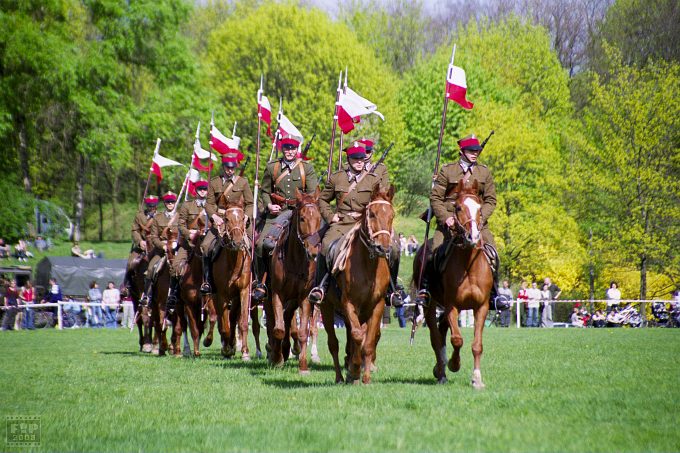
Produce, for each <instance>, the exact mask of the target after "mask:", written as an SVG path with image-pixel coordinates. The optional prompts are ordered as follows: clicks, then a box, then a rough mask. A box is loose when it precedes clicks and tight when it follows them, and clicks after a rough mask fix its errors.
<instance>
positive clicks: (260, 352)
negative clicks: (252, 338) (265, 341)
mask: <svg viewBox="0 0 680 453" xmlns="http://www.w3.org/2000/svg"><path fill="white" fill-rule="evenodd" d="M255 358H256V359H258V360H260V359H262V351H260V350H259V349H258V350H257V352H256V353H255Z"/></svg>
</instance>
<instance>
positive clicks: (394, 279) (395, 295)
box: [386, 242, 402, 306]
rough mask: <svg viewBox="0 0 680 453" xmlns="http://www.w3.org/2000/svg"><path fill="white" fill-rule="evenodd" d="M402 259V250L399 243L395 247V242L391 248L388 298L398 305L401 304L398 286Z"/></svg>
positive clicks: (393, 304)
mask: <svg viewBox="0 0 680 453" xmlns="http://www.w3.org/2000/svg"><path fill="white" fill-rule="evenodd" d="M400 261H401V251H400V250H399V246H398V243H397V245H396V247H395V243H394V242H393V243H392V249H391V250H390V263H389V264H390V284H389V286H388V287H387V294H386V295H387V299H388V300H389V301H390V305H392V306H397V305H400V304H401V302H402V300H401V294H400V292H399V290H398V288H397V285H398V278H399V262H400Z"/></svg>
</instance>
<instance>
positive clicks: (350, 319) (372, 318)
mask: <svg viewBox="0 0 680 453" xmlns="http://www.w3.org/2000/svg"><path fill="white" fill-rule="evenodd" d="M393 197H394V187H390V189H389V191H388V192H383V191H382V190H381V189H380V188H379V187H376V188H375V189H374V190H373V193H372V194H371V201H370V202H369V203H368V205H366V209H365V211H364V213H363V216H362V217H361V218H360V219H359V222H360V228H359V230H358V231H357V233H356V235H355V236H354V238H353V240H352V242H351V245H350V250H349V255H348V257H347V262H346V264H345V268H344V270H342V271H340V272H339V273H338V275H337V276H336V277H335V278H334V279H332V280H331V282H330V285H329V288H328V292H327V293H326V298H325V301H324V302H323V303H322V304H321V314H322V316H323V324H324V328H325V329H326V333H327V334H328V349H329V351H330V353H331V355H332V356H333V365H334V367H335V382H336V383H339V382H343V377H342V372H341V370H340V361H339V360H338V338H337V336H336V334H335V328H334V326H333V320H334V314H335V311H336V310H338V311H339V312H340V313H341V314H342V315H343V316H344V318H345V324H346V328H347V338H348V343H347V346H348V347H347V351H348V359H349V360H348V370H347V382H352V383H359V379H360V378H361V381H362V382H363V383H364V384H368V383H370V382H371V369H372V368H373V362H374V360H375V353H376V351H375V348H376V345H377V342H378V339H379V337H380V321H381V320H382V316H383V311H384V309H385V292H386V291H387V287H388V285H389V282H390V269H389V264H388V256H389V253H390V248H391V245H392V237H393V235H394V232H393V230H392V221H393V220H394V208H393V206H392V198H393ZM338 291H339V293H340V294H338ZM362 366H363V376H360V373H361V368H362Z"/></svg>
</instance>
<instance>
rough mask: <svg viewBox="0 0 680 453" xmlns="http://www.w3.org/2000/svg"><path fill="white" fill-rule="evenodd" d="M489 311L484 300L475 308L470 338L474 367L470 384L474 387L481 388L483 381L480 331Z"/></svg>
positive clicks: (482, 329)
mask: <svg viewBox="0 0 680 453" xmlns="http://www.w3.org/2000/svg"><path fill="white" fill-rule="evenodd" d="M488 312H489V305H488V304H487V303H486V301H485V302H484V303H483V304H482V305H481V306H480V307H477V308H475V310H474V313H475V338H474V339H473V340H472V356H473V357H474V362H475V368H474V369H473V370H472V386H473V387H474V388H475V389H478V390H479V389H483V388H484V382H482V371H481V368H480V365H481V362H482V351H483V349H484V348H483V346H482V332H483V331H484V322H485V321H486V315H487V314H488Z"/></svg>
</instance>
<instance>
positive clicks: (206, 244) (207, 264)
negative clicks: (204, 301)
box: [201, 230, 215, 294]
mask: <svg viewBox="0 0 680 453" xmlns="http://www.w3.org/2000/svg"><path fill="white" fill-rule="evenodd" d="M214 242H215V234H214V233H213V232H212V230H208V232H207V233H206V235H205V237H204V238H203V241H202V242H201V254H202V255H203V282H202V283H201V293H202V294H210V293H211V292H212V287H211V286H210V281H211V271H212V256H211V249H212V247H213V244H214Z"/></svg>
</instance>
